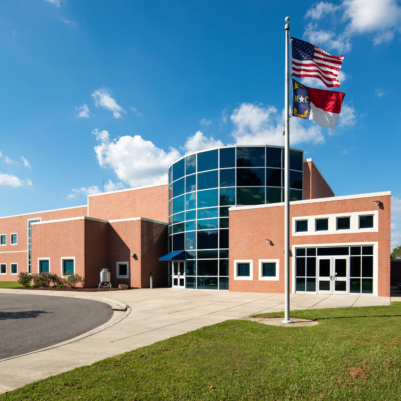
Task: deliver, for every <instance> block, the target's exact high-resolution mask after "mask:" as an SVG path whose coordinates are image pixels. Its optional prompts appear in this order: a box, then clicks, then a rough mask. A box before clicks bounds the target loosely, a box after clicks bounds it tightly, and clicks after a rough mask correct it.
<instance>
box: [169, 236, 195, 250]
mask: <svg viewBox="0 0 401 401" xmlns="http://www.w3.org/2000/svg"><path fill="white" fill-rule="evenodd" d="M190 234H193V233H190ZM172 238H173V251H183V250H184V234H176V235H173V237H172Z"/></svg>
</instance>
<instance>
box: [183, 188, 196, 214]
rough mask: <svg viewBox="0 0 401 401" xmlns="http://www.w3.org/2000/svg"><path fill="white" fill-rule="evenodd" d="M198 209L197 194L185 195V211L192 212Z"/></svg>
mask: <svg viewBox="0 0 401 401" xmlns="http://www.w3.org/2000/svg"><path fill="white" fill-rule="evenodd" d="M195 208H196V192H192V193H190V194H186V195H185V209H186V210H191V209H195Z"/></svg>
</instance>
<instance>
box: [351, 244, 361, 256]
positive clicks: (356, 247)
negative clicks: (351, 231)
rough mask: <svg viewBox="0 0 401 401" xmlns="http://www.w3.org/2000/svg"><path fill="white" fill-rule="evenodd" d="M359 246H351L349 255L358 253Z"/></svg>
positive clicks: (359, 251)
mask: <svg viewBox="0 0 401 401" xmlns="http://www.w3.org/2000/svg"><path fill="white" fill-rule="evenodd" d="M360 254H361V247H360V246H351V255H360Z"/></svg>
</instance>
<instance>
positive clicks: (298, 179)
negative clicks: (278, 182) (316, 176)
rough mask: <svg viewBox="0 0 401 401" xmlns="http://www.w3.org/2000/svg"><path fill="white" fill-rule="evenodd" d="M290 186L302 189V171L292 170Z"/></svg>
mask: <svg viewBox="0 0 401 401" xmlns="http://www.w3.org/2000/svg"><path fill="white" fill-rule="evenodd" d="M290 188H296V189H302V173H301V172H300V171H290Z"/></svg>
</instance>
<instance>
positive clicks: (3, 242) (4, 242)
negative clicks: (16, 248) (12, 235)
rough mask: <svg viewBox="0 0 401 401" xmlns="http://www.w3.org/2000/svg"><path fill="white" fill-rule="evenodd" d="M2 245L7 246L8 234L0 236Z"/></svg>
mask: <svg viewBox="0 0 401 401" xmlns="http://www.w3.org/2000/svg"><path fill="white" fill-rule="evenodd" d="M0 245H7V235H6V234H2V235H0Z"/></svg>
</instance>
